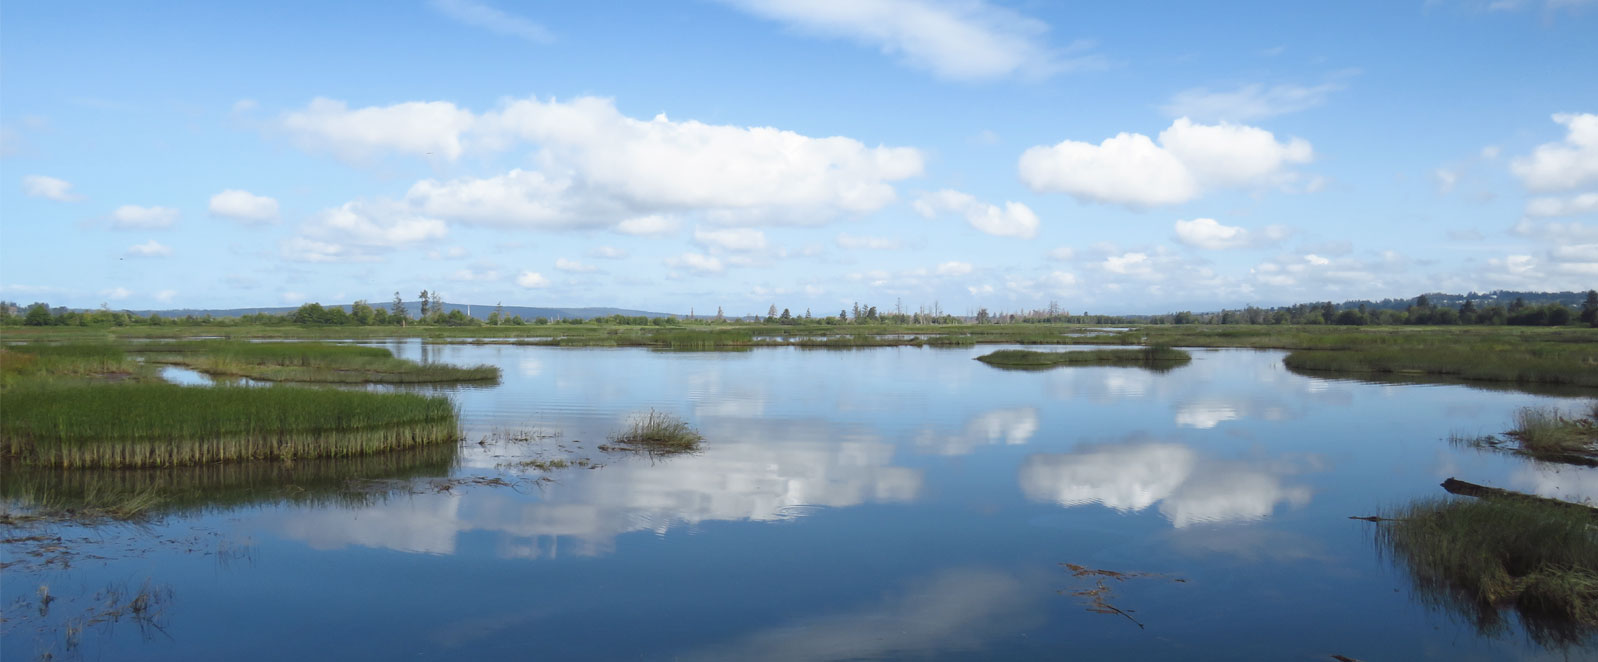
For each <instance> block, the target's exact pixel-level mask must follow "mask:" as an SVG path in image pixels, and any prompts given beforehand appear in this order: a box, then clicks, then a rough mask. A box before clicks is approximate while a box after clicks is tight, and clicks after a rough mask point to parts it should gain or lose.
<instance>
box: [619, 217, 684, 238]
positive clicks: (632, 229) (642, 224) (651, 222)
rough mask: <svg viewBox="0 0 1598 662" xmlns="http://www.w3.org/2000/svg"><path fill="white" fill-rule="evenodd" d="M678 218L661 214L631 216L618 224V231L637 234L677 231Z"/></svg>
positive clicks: (660, 233)
mask: <svg viewBox="0 0 1598 662" xmlns="http://www.w3.org/2000/svg"><path fill="white" fill-rule="evenodd" d="M677 227H678V223H677V219H675V218H670V217H667V216H661V215H659V214H651V215H649V216H639V217H637V218H629V219H627V220H625V221H622V222H620V223H617V224H616V231H617V232H620V233H622V234H630V235H636V236H659V235H665V234H672V233H674V232H676V231H677Z"/></svg>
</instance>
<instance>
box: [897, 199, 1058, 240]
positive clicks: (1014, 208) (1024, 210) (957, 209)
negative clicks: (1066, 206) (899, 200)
mask: <svg viewBox="0 0 1598 662" xmlns="http://www.w3.org/2000/svg"><path fill="white" fill-rule="evenodd" d="M912 206H913V207H914V208H915V210H916V213H919V214H921V215H922V216H924V217H926V218H935V217H937V215H938V214H939V213H942V212H949V213H955V214H960V215H961V216H963V217H965V220H966V222H967V223H969V224H971V227H974V228H976V229H978V230H981V231H982V232H986V233H988V234H991V235H993V236H996V237H1019V238H1022V239H1031V238H1032V237H1035V236H1037V234H1038V216H1037V214H1034V213H1032V209H1031V208H1029V207H1027V206H1026V205H1024V204H1021V203H1019V202H1006V203H1004V208H1003V209H1000V208H999V207H998V206H996V205H990V204H987V203H984V202H981V201H979V200H977V199H976V198H975V197H973V196H972V195H970V194H968V193H962V192H960V191H955V190H952V189H943V190H941V191H938V192H936V193H926V194H923V195H922V196H921V197H920V198H918V199H917V200H916V201H915V203H914V204H913V205H912Z"/></svg>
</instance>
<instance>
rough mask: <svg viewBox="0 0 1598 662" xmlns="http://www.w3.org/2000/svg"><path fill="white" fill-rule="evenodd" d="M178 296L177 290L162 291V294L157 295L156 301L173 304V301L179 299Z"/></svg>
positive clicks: (157, 293)
mask: <svg viewBox="0 0 1598 662" xmlns="http://www.w3.org/2000/svg"><path fill="white" fill-rule="evenodd" d="M177 296H178V291H177V290H161V291H160V292H156V293H155V300H156V301H160V302H161V303H171V302H172V300H173V299H175V298H177Z"/></svg>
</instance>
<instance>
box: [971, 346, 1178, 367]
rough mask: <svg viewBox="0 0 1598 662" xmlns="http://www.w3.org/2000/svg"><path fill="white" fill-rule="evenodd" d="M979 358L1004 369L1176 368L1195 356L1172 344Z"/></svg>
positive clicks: (1009, 353)
mask: <svg viewBox="0 0 1598 662" xmlns="http://www.w3.org/2000/svg"><path fill="white" fill-rule="evenodd" d="M977 360H978V361H981V362H983V363H986V364H988V365H994V366H999V367H1002V368H1052V367H1055V366H1062V365H1108V366H1132V367H1147V368H1166V369H1169V368H1174V367H1176V366H1180V365H1185V364H1186V363H1188V362H1189V361H1192V360H1193V357H1192V356H1191V355H1189V354H1188V353H1187V352H1184V351H1182V350H1180V349H1171V348H1170V347H1142V348H1138V349H1093V350H1082V351H1075V352H1035V351H1032V350H1028V349H1001V350H999V351H996V352H992V353H990V354H985V355H982V356H979V357H977Z"/></svg>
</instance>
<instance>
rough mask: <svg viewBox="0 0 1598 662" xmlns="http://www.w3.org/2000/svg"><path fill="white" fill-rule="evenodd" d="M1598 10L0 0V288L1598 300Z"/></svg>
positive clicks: (1089, 305) (323, 293) (926, 300)
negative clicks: (1551, 295)
mask: <svg viewBox="0 0 1598 662" xmlns="http://www.w3.org/2000/svg"><path fill="white" fill-rule="evenodd" d="M1595 34H1598V0H1379V1H1370V2H1314V3H1311V2H1290V3H1283V2H1229V3H1180V2H1138V1H1135V0H1133V1H1128V2H1116V3H1089V2H1045V1H1042V0H1002V1H1001V0H925V1H920V2H917V1H912V0H703V1H683V2H596V3H574V2H553V1H551V2H532V1H526V2H512V1H510V0H393V1H388V2H369V3H361V2H344V3H323V2H296V1H292V0H290V1H285V2H275V3H218V2H203V3H201V2H195V3H188V2H176V1H166V2H117V3H89V2H72V1H56V2H32V1H28V0H11V1H9V2H5V3H3V4H0V298H3V299H6V300H11V301H17V302H20V303H22V304H24V305H26V304H28V303H31V302H34V301H45V302H49V303H50V304H52V305H67V306H73V307H84V308H94V307H100V306H101V305H107V306H110V307H111V308H113V309H152V308H160V309H164V308H181V307H188V308H233V307H241V308H242V307H260V306H281V305H298V304H300V303H303V302H308V301H316V302H321V303H323V304H338V303H349V302H352V301H354V300H357V299H365V300H368V301H373V302H385V301H389V300H391V299H392V298H393V297H394V293H395V292H396V291H398V292H399V293H400V294H401V295H402V296H403V297H404V298H405V299H406V300H414V299H416V298H417V294H418V293H419V292H420V291H421V290H424V289H426V290H429V291H434V292H438V293H440V294H442V296H443V297H444V299H445V300H446V301H450V302H455V303H473V304H485V305H486V304H494V303H503V304H505V305H522V306H561V307H565V306H616V307H624V308H635V309H642V310H650V311H661V312H671V313H687V312H689V311H690V310H692V311H695V312H696V313H713V312H714V311H715V310H716V309H717V308H718V307H721V308H723V309H724V310H725V311H726V313H727V314H729V315H732V314H745V313H762V314H763V313H764V312H765V311H766V310H767V308H768V307H769V306H772V305H775V306H777V308H779V309H782V308H789V309H792V310H793V311H794V312H795V313H799V312H800V311H803V310H812V311H814V312H813V314H815V315H818V316H819V315H826V314H836V312H835V311H837V310H839V309H842V308H848V307H850V306H851V304H852V303H853V302H860V303H862V304H866V305H874V306H877V307H878V308H880V309H882V310H893V309H895V308H896V307H901V306H902V308H903V309H904V310H906V311H907V312H908V311H914V310H918V309H922V308H930V307H932V306H933V305H937V306H938V307H940V308H941V309H942V310H944V311H947V312H951V313H955V314H968V313H974V312H975V311H976V310H977V309H978V308H979V307H986V308H988V309H989V310H990V311H1021V310H1028V309H1033V308H1043V307H1047V306H1048V305H1049V304H1050V302H1057V303H1058V305H1060V306H1061V307H1062V308H1064V309H1066V310H1069V311H1071V312H1076V313H1080V312H1088V313H1108V314H1123V313H1127V314H1130V313H1158V312H1169V311H1176V310H1214V309H1217V308H1220V307H1241V306H1244V305H1250V304H1252V305H1258V306H1272V305H1282V304H1289V303H1295V302H1304V301H1321V300H1334V301H1341V300H1346V299H1380V298H1386V297H1412V296H1415V295H1416V294H1419V293H1422V292H1435V291H1443V292H1456V293H1464V292H1468V291H1482V292H1484V291H1488V290H1494V289H1525V290H1585V289H1589V288H1592V287H1598V39H1594V38H1593V35H1595Z"/></svg>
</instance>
